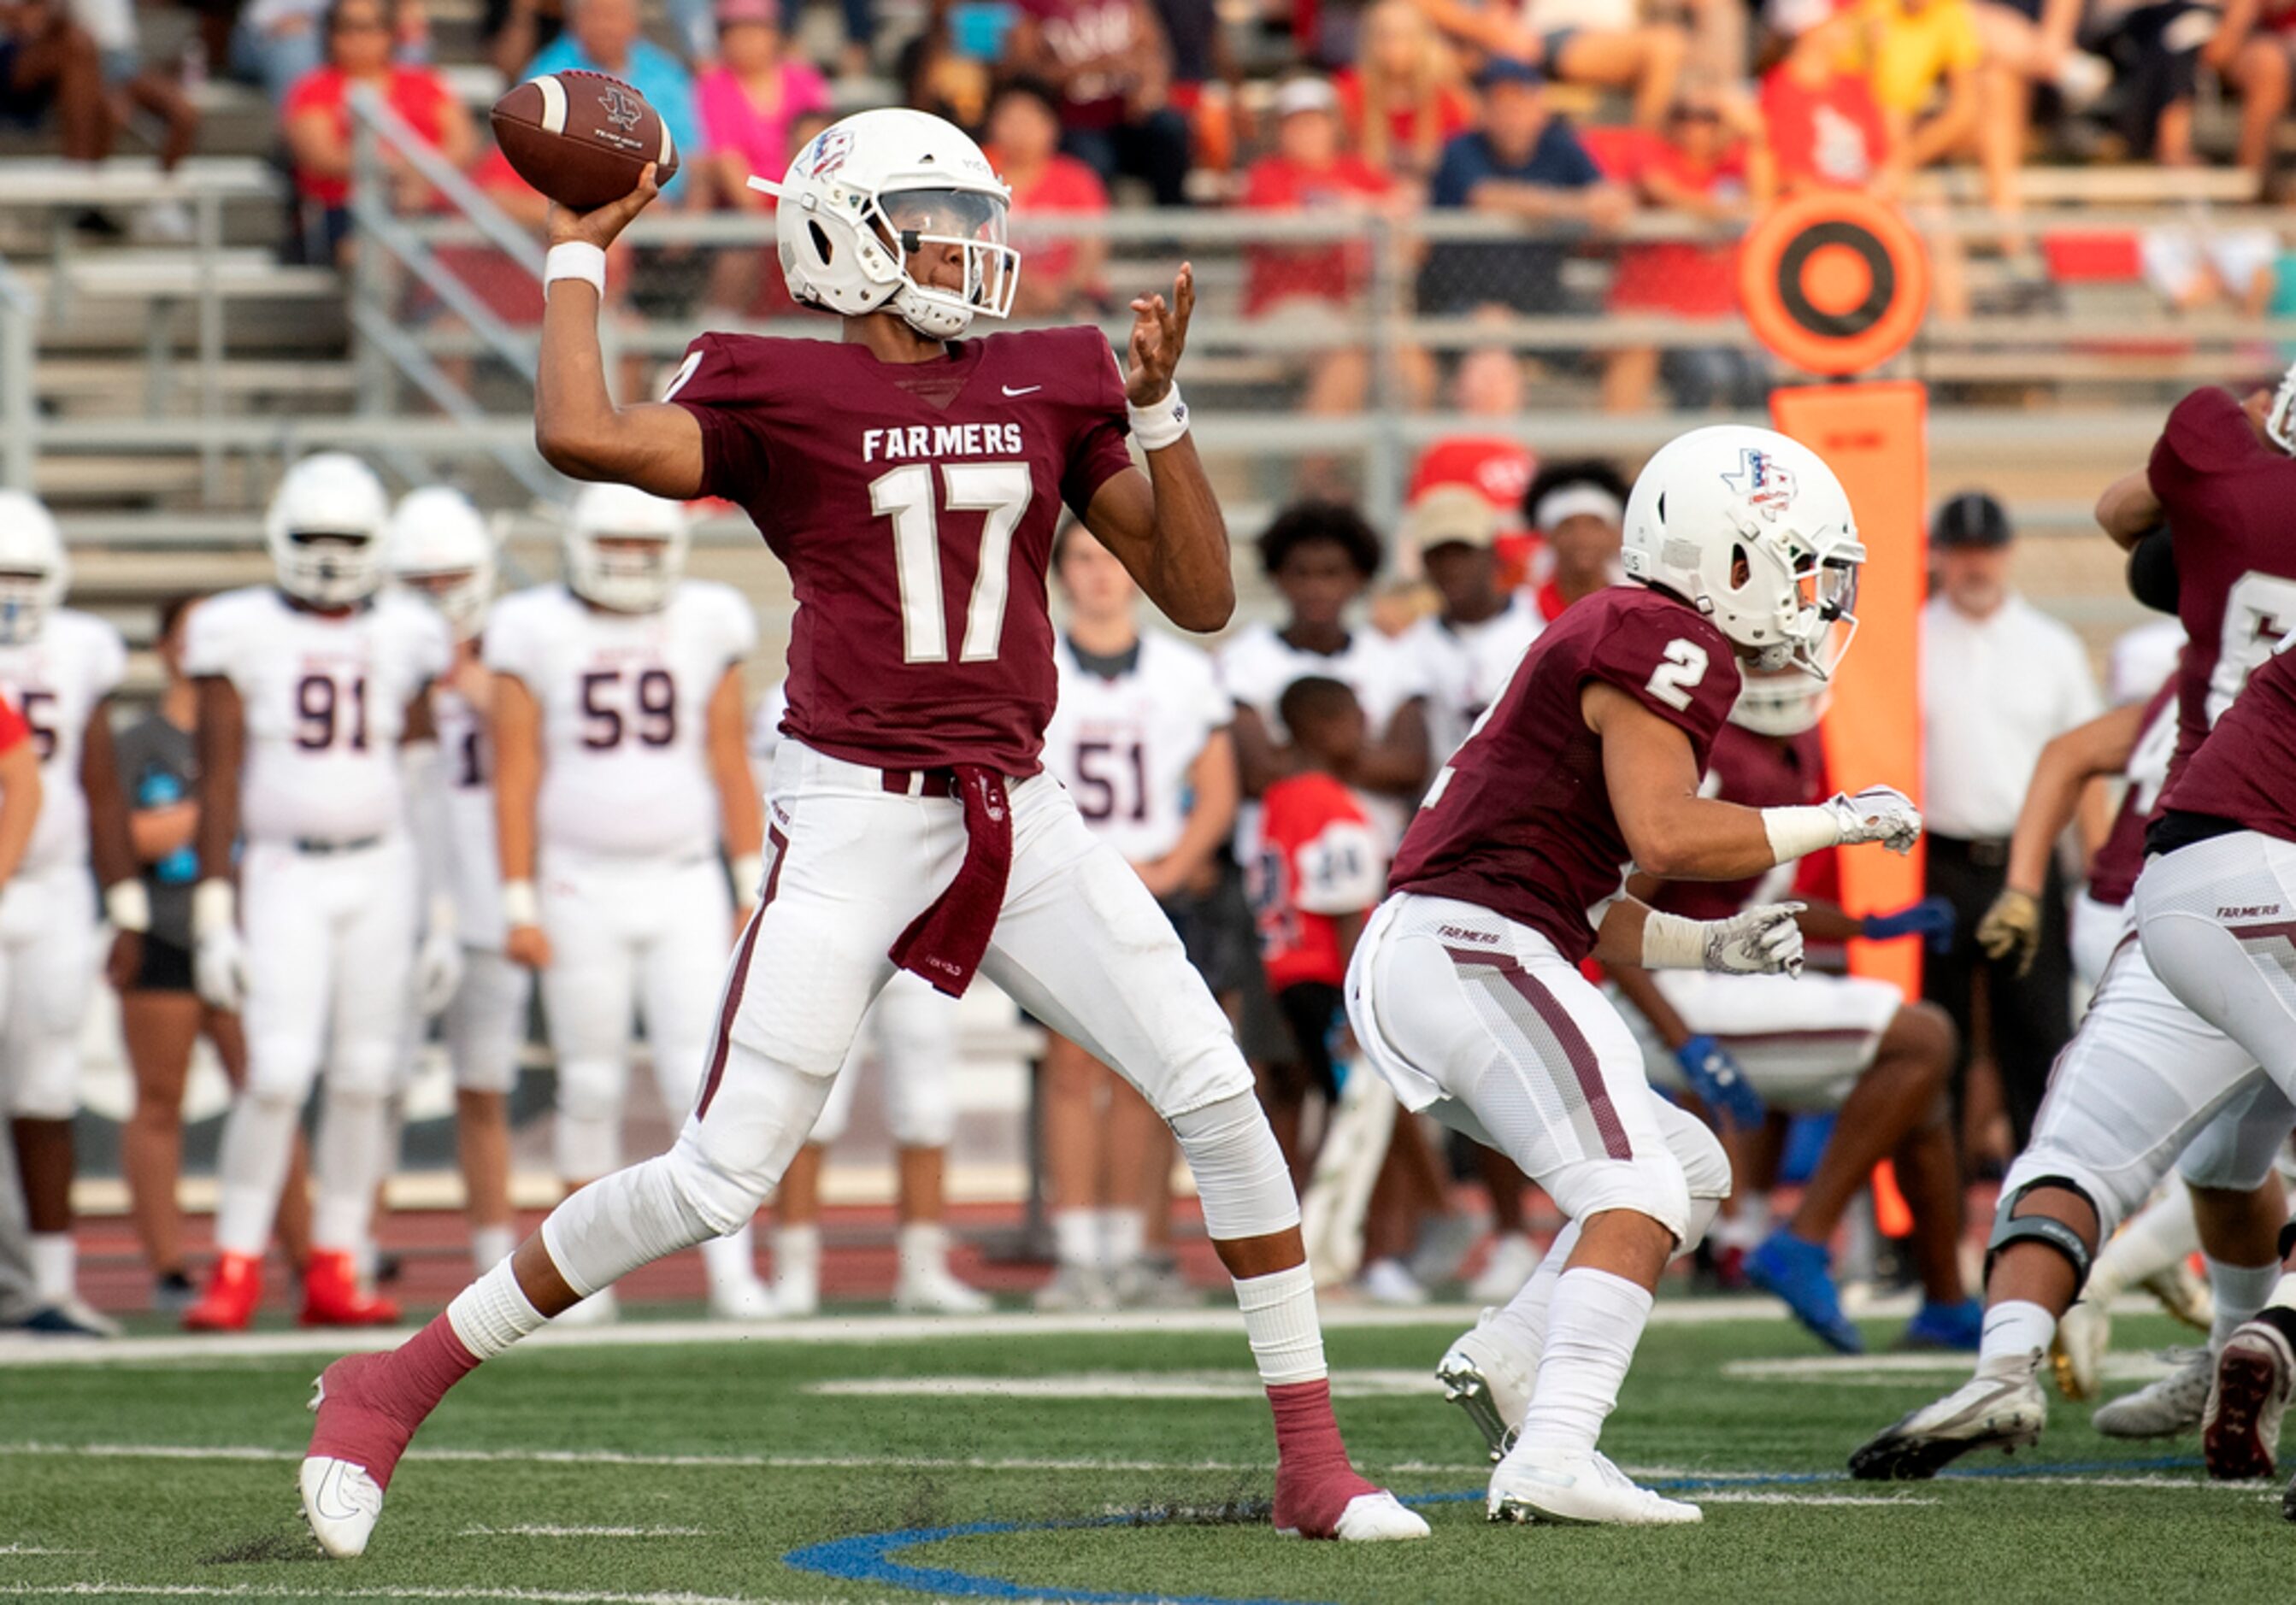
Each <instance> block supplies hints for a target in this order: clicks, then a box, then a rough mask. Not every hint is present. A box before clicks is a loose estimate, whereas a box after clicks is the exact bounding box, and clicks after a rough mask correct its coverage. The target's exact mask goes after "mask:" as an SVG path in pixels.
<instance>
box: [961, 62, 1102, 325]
mask: <svg viewBox="0 0 2296 1605" xmlns="http://www.w3.org/2000/svg"><path fill="white" fill-rule="evenodd" d="M988 162H989V165H990V166H991V167H993V168H996V173H997V176H999V177H1001V178H1003V179H1004V180H1005V183H1006V184H1010V185H1012V186H1013V244H1014V245H1015V246H1017V247H1019V248H1020V250H1021V258H1022V260H1024V261H1025V262H1026V263H1027V264H1028V266H1027V268H1026V270H1025V271H1023V272H1022V273H1021V288H1020V291H1018V293H1017V294H1016V296H1015V297H1014V299H1013V315H1014V316H1016V317H1043V318H1056V317H1072V316H1076V315H1079V314H1084V313H1088V312H1096V311H1099V310H1102V309H1104V308H1105V307H1108V306H1109V305H1110V301H1109V294H1108V278H1107V274H1106V273H1105V271H1104V270H1105V268H1106V266H1107V263H1108V242H1107V241H1106V240H1104V239H1095V238H1087V239H1078V238H1077V237H1075V236H1074V235H1071V234H1064V233H1061V232H1060V231H1059V229H1058V227H1057V226H1056V225H1055V226H1054V227H1050V228H1048V227H1046V225H1044V223H1043V222H1042V221H1041V220H1042V219H1044V218H1046V217H1058V216H1059V215H1061V214H1062V213H1063V212H1066V213H1072V214H1075V213H1080V214H1083V215H1086V216H1090V217H1098V216H1100V215H1101V214H1102V213H1103V212H1105V211H1107V210H1108V191H1107V189H1106V187H1105V186H1104V185H1103V184H1102V183H1101V182H1100V175H1098V174H1097V173H1095V172H1094V171H1093V170H1092V169H1091V168H1088V167H1087V166H1086V165H1085V164H1084V163H1083V162H1081V161H1079V160H1077V159H1076V158H1075V157H1073V156H1064V155H1062V153H1061V102H1060V96H1059V95H1058V94H1057V93H1055V92H1054V89H1053V87H1052V86H1050V85H1048V84H1046V83H1045V82H1044V81H1043V80H1042V79H1041V78H1013V79H1012V80H1010V81H1009V82H1007V83H1006V84H1005V85H1004V86H1003V87H1001V88H999V89H998V90H997V91H996V98H995V99H994V100H992V101H990V102H988Z"/></svg>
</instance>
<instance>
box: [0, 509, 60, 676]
mask: <svg viewBox="0 0 2296 1605" xmlns="http://www.w3.org/2000/svg"><path fill="white" fill-rule="evenodd" d="M70 586H71V563H70V560H69V559H67V558H66V557H65V555H64V537H63V532H62V531H61V530H60V529H58V528H56V520H55V518H54V516H53V514H51V513H50V512H48V510H47V508H46V507H45V505H44V504H42V503H41V502H40V500H39V498H38V497H37V496H33V495H28V494H27V493H25V492H23V491H21V490H0V645H4V646H20V645H21V644H22V643H25V642H27V641H37V640H38V639H39V635H40V626H42V625H44V624H45V623H46V622H47V618H48V615H49V614H50V613H53V612H54V611H55V610H56V609H58V608H59V607H61V606H62V605H63V600H64V593H65V592H66V591H67V590H69V589H70Z"/></svg>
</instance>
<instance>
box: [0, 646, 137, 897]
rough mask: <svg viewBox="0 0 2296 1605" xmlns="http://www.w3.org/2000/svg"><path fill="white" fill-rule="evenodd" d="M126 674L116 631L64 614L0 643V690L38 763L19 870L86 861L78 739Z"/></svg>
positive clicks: (124, 648) (124, 654)
mask: <svg viewBox="0 0 2296 1605" xmlns="http://www.w3.org/2000/svg"><path fill="white" fill-rule="evenodd" d="M126 673H127V643H125V642H123V641H121V640H120V638H119V631H118V630H115V629H113V628H112V627H111V626H110V625H108V624H106V623H104V622H103V620H102V619H101V618H95V617H94V615H92V614H88V613H77V612H73V611H71V610H68V609H67V610H59V611H57V612H54V613H52V614H50V615H49V616H48V618H47V620H46V622H45V624H43V625H42V626H40V634H39V637H38V639H37V640H34V641H28V642H25V643H23V644H21V646H0V689H4V690H5V691H6V692H8V693H9V695H11V696H12V697H13V698H14V699H15V700H16V706H17V707H18V708H21V709H22V710H23V714H24V723H25V724H27V725H30V726H31V727H32V743H33V749H34V750H35V751H36V752H37V753H38V754H39V758H40V813H39V817H38V819H37V821H36V822H35V823H34V824H33V826H32V839H31V843H30V845H29V846H28V847H27V848H25V850H24V868H25V869H27V870H44V869H51V868H53V867H55V866H56V865H58V864H82V863H85V862H86V859H87V795H86V792H84V791H83V790H81V789H80V783H79V764H80V741H81V738H82V737H83V736H84V735H85V734H86V731H87V721H88V716H89V715H91V714H93V713H94V711H95V709H96V707H97V705H98V704H99V703H101V702H102V700H103V699H104V698H106V697H108V696H110V695H111V693H112V692H114V691H116V690H118V689H119V681H120V678H121V676H124V675H125V674H126Z"/></svg>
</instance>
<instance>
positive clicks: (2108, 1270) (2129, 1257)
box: [2081, 1182, 2201, 1303]
mask: <svg viewBox="0 0 2296 1605" xmlns="http://www.w3.org/2000/svg"><path fill="white" fill-rule="evenodd" d="M2200 1246H2201V1229H2200V1226H2199V1225H2198V1224H2196V1223H2195V1222H2194V1219H2193V1190H2192V1189H2191V1188H2189V1187H2187V1186H2185V1184H2184V1183H2182V1182H2171V1183H2169V1191H2167V1192H2166V1193H2164V1194H2162V1195H2161V1199H2160V1200H2159V1201H2158V1202H2157V1203H2153V1204H2150V1205H2147V1206H2146V1207H2145V1208H2143V1209H2140V1210H2139V1211H2137V1213H2136V1218H2135V1219H2133V1220H2131V1221H2130V1222H2129V1223H2128V1224H2127V1225H2126V1226H2124V1227H2122V1228H2121V1229H2120V1232H2119V1233H2117V1234H2116V1235H2115V1236H2114V1238H2113V1240H2112V1241H2111V1242H2109V1243H2107V1244H2105V1245H2104V1248H2103V1250H2102V1251H2101V1252H2100V1253H2099V1254H2098V1255H2097V1257H2096V1263H2095V1265H2091V1266H2090V1267H2089V1273H2088V1281H2087V1282H2085V1283H2083V1284H2082V1287H2081V1297H2082V1298H2093V1299H2095V1300H2096V1301H2097V1302H2099V1303H2103V1301H2104V1300H2105V1299H2107V1298H2112V1296H2113V1295H2114V1294H2116V1293H2119V1292H2120V1291H2122V1290H2125V1289H2128V1288H2133V1287H2135V1286H2136V1284H2137V1283H2138V1282H2142V1281H2144V1279H2145V1278H2146V1277H2148V1276H2153V1275H2158V1274H2159V1273H2161V1272H2162V1271H2165V1270H2167V1269H2168V1268H2169V1266H2171V1265H2175V1264H2176V1263H2177V1261H2178V1260H2180V1259H2182V1258H2184V1257H2185V1256H2186V1255H2188V1254H2190V1253H2191V1252H2192V1251H2193V1250H2194V1249H2197V1248H2199V1247H2200Z"/></svg>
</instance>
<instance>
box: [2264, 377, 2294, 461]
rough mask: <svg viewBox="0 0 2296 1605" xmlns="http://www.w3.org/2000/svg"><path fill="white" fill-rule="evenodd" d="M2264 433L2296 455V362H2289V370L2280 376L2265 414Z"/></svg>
mask: <svg viewBox="0 0 2296 1605" xmlns="http://www.w3.org/2000/svg"><path fill="white" fill-rule="evenodd" d="M2264 433H2265V435H2266V437H2267V438H2268V439H2270V440H2271V442H2272V444H2273V445H2275V446H2278V447H2279V448H2280V449H2281V450H2282V451H2284V452H2286V453H2287V454H2289V455H2290V456H2292V457H2296V363H2291V364H2288V372H2286V373H2283V374H2282V375H2281V376H2280V388H2279V389H2277V390H2275V391H2274V392H2273V393H2272V405H2271V407H2270V408H2269V409H2268V410H2267V412H2266V413H2265V414H2264Z"/></svg>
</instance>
